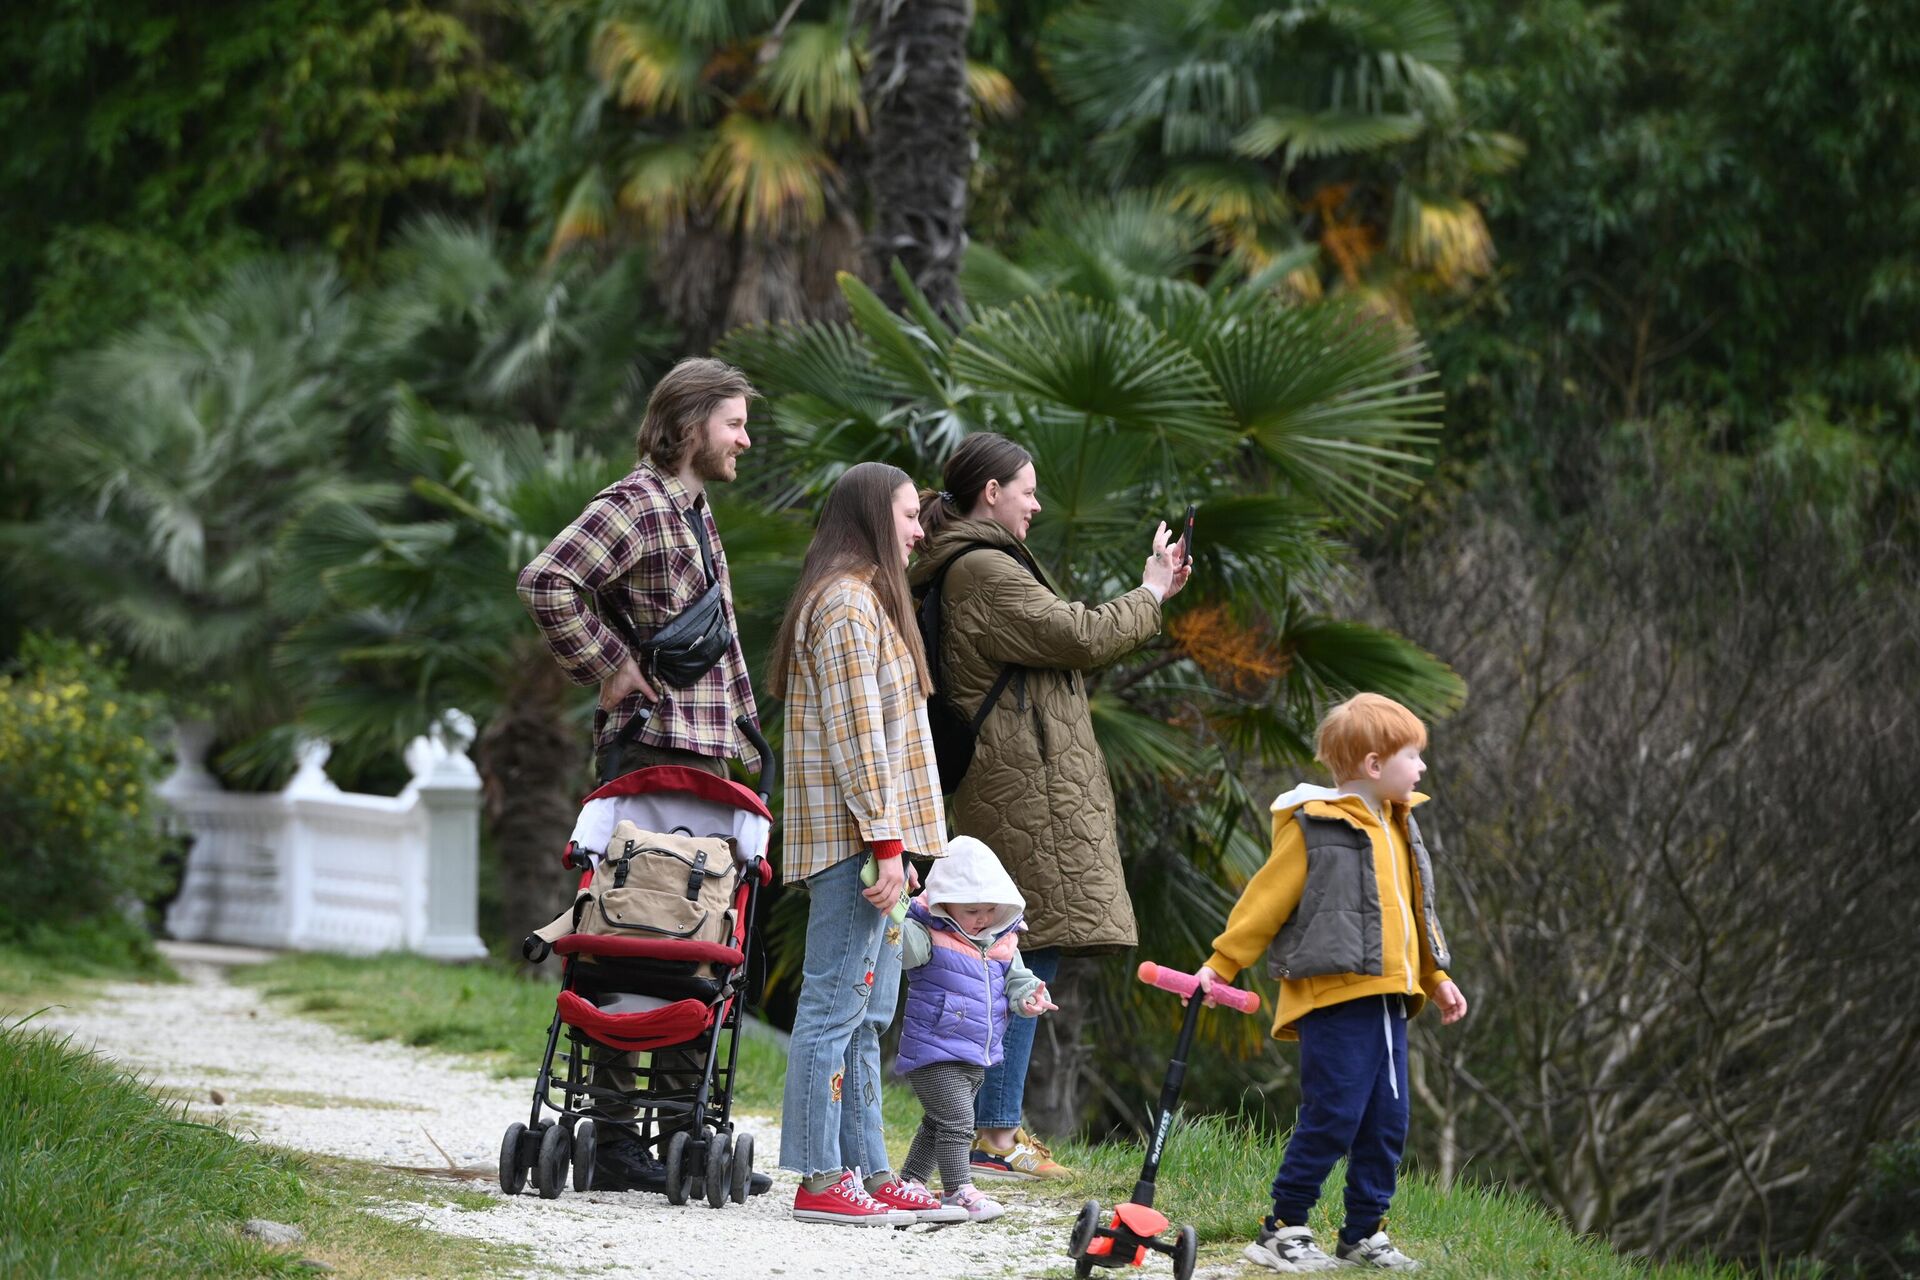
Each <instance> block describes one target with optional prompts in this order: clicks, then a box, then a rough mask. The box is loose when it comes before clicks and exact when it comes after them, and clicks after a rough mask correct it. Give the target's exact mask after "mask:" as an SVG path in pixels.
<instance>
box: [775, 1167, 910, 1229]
mask: <svg viewBox="0 0 1920 1280" xmlns="http://www.w3.org/2000/svg"><path fill="white" fill-rule="evenodd" d="M793 1216H794V1218H795V1220H797V1221H800V1222H831V1223H835V1224H837V1225H839V1226H843V1227H910V1226H912V1225H913V1224H914V1222H915V1221H916V1219H915V1218H914V1216H913V1214H911V1213H909V1212H908V1211H906V1210H904V1209H895V1208H892V1207H891V1206H889V1205H884V1204H881V1203H880V1202H879V1201H878V1200H875V1199H874V1198H873V1197H872V1196H870V1195H868V1194H867V1189H866V1188H865V1187H863V1186H861V1185H860V1179H858V1178H856V1177H854V1176H853V1171H852V1170H848V1171H847V1172H846V1173H843V1174H841V1175H840V1181H838V1182H836V1183H834V1184H833V1185H832V1186H830V1187H828V1188H827V1189H826V1190H825V1191H809V1190H807V1186H806V1184H805V1183H804V1182H803V1183H801V1184H800V1186H799V1187H798V1188H796V1189H795V1190H794V1193H793Z"/></svg>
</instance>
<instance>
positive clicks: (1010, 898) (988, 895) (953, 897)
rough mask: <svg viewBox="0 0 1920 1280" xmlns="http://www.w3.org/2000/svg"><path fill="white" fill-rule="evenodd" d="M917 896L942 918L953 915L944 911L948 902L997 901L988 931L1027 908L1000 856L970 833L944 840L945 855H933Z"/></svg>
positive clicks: (994, 931) (1002, 926) (945, 918)
mask: <svg viewBox="0 0 1920 1280" xmlns="http://www.w3.org/2000/svg"><path fill="white" fill-rule="evenodd" d="M920 897H921V900H922V901H924V902H925V903H926V904H927V910H928V911H930V912H931V913H933V914H934V915H937V916H939V917H941V918H942V919H944V920H952V919H953V917H952V916H950V915H948V914H947V905H946V904H947V903H949V902H960V903H966V902H992V903H996V904H998V905H999V907H1000V910H999V912H998V913H997V914H995V916H994V917H993V926H992V927H991V928H990V929H988V930H987V932H988V933H999V932H1000V931H1001V930H1002V929H1004V928H1006V927H1007V926H1008V925H1010V924H1012V923H1013V922H1014V921H1015V920H1018V919H1019V918H1020V917H1021V916H1022V915H1024V914H1025V913H1026V910H1027V900H1026V899H1025V898H1023V897H1021V896H1020V890H1019V889H1017V888H1015V887H1014V883H1013V877H1012V876H1010V875H1008V874H1007V869H1006V868H1005V867H1003V866H1001V865H1000V859H998V858H996V857H994V856H993V850H991V849H989V848H987V846H986V843H985V842H984V841H981V840H976V839H974V838H973V837H972V836H955V837H954V838H953V839H952V840H951V841H949V842H948V844H947V852H946V856H945V857H941V858H936V859H934V862H933V870H931V871H929V872H927V884H926V887H925V888H924V889H922V890H921V892H920ZM956 924H957V922H956Z"/></svg>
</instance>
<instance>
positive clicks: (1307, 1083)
mask: <svg viewBox="0 0 1920 1280" xmlns="http://www.w3.org/2000/svg"><path fill="white" fill-rule="evenodd" d="M1426 745H1427V729H1426V726H1425V725H1423V724H1421V723H1420V718H1419V717H1418V716H1416V715H1414V714H1413V713H1412V712H1411V711H1409V710H1407V709H1406V708H1405V707H1403V706H1401V705H1400V704H1399V703H1397V702H1395V701H1393V700H1392V699H1391V698H1383V697H1381V696H1380V695H1378V694H1373V693H1362V694H1358V695H1356V696H1354V697H1352V698H1349V699H1348V700H1347V701H1345V702H1343V703H1341V704H1340V705H1339V706H1337V707H1335V708H1334V709H1333V710H1332V711H1330V712H1329V713H1328V714H1327V717H1326V718H1325V719H1324V720H1322V721H1321V722H1320V729H1319V732H1318V733H1317V734H1315V736H1314V755H1315V756H1316V757H1317V758H1318V759H1319V761H1320V763H1322V764H1324V765H1325V766H1326V767H1327V769H1328V770H1329V771H1330V772H1331V773H1332V774H1333V776H1334V779H1335V785H1334V786H1333V787H1331V788H1328V787H1317V786H1311V785H1305V784H1303V785H1301V786H1298V787H1295V788H1294V789H1293V790H1292V791H1289V792H1287V793H1286V794H1285V795H1282V796H1281V797H1280V798H1279V799H1277V800H1275V801H1274V802H1273V852H1272V854H1270V855H1269V856H1268V858H1267V864H1266V865H1265V866H1264V867H1262V868H1261V869H1260V870H1259V872H1258V873H1257V874H1255V875H1254V877H1253V879H1251V880H1249V881H1248V882H1247V887H1246V889H1245V891H1244V892H1242V893H1241V895H1240V901H1239V902H1237V903H1235V904H1234V907H1233V911H1232V913H1231V914H1230V915H1229V916H1228V917H1227V927H1226V929H1225V930H1224V931H1222V932H1221V934H1220V936H1219V937H1217V938H1215V939H1214V940H1213V955H1212V957H1211V958H1209V959H1208V961H1207V963H1206V966H1205V967H1204V968H1202V969H1201V970H1200V974H1199V977H1200V984H1201V986H1202V988H1204V989H1209V990H1210V989H1211V987H1212V985H1213V983H1214V982H1215V981H1216V980H1218V981H1227V982H1231V981H1232V980H1233V977H1234V975H1235V974H1237V973H1239V972H1240V971H1241V970H1242V969H1244V968H1246V967H1247V966H1248V965H1250V964H1252V963H1253V962H1254V961H1255V960H1257V959H1258V958H1259V956H1260V954H1261V952H1263V951H1264V952H1266V953H1267V972H1268V974H1269V975H1270V976H1272V977H1276V978H1279V979H1280V980H1281V982H1280V1007H1279V1011H1278V1012H1277V1014H1276V1015H1275V1017H1274V1022H1273V1035H1274V1038H1275V1039H1276V1040H1293V1039H1298V1040H1299V1041H1300V1114H1299V1119H1298V1120H1297V1122H1296V1123H1295V1125H1294V1130H1293V1137H1292V1138H1291V1139H1290V1140H1289V1141H1288V1143H1287V1153H1286V1158H1285V1159H1283V1160H1282V1161H1281V1163H1280V1172H1279V1173H1278V1174H1276V1175H1275V1176H1274V1179H1273V1213H1272V1214H1271V1215H1270V1216H1269V1217H1268V1218H1267V1219H1266V1221H1265V1222H1263V1223H1262V1224H1261V1227H1260V1231H1259V1233H1258V1235H1257V1236H1256V1237H1255V1238H1254V1242H1253V1243H1252V1244H1250V1245H1248V1246H1247V1247H1246V1250H1245V1255H1246V1257H1247V1258H1248V1259H1249V1260H1250V1261H1253V1262H1257V1263H1259V1264H1261V1265H1262V1266H1265V1267H1270V1268H1272V1269H1273V1270H1275V1271H1289V1272H1291V1271H1324V1270H1327V1269H1330V1268H1332V1267H1336V1266H1339V1265H1340V1264H1341V1263H1342V1262H1345V1263H1347V1264H1349V1265H1358V1266H1367V1267H1376V1268H1379V1269H1382V1270H1387V1271H1411V1270H1413V1269H1415V1268H1417V1267H1418V1266H1419V1265H1420V1264H1419V1263H1417V1262H1415V1261H1414V1260H1413V1259H1412V1258H1409V1257H1407V1255H1405V1254H1404V1253H1401V1252H1400V1251H1399V1250H1398V1249H1396V1248H1394V1247H1393V1244H1392V1242H1390V1241H1389V1240H1388V1239H1387V1234H1386V1232H1385V1230H1383V1228H1382V1220H1383V1219H1384V1218H1385V1217H1386V1212H1387V1205H1388V1203H1389V1202H1390V1201H1391V1200H1392V1199H1393V1185H1394V1179H1395V1176H1396V1175H1397V1173H1398V1171H1399V1168H1400V1153H1401V1149H1402V1147H1403V1146H1404V1145H1405V1142H1406V1136H1407V1020H1408V1019H1409V1018H1411V1017H1413V1016H1414V1015H1415V1014H1417V1013H1419V1012H1420V1010H1421V1009H1422V1008H1423V1007H1424V1006H1425V1005H1426V1002H1427V1000H1428V998H1429V997H1431V998H1432V1000H1433V1002H1434V1003H1435V1004H1437V1005H1439V1007H1440V1020H1441V1022H1443V1023H1450V1022H1457V1021H1459V1020H1460V1019H1461V1018H1463V1017H1465V1016H1466V1012H1467V998H1466V997H1465V996H1463V995H1461V994H1460V988H1459V987H1456V986H1455V985H1454V984H1453V979H1451V978H1449V977H1448V976H1447V974H1446V970H1445V966H1446V964H1447V963H1448V957H1447V944H1446V935H1445V934H1444V933H1442V932H1441V929H1440V920H1439V917H1438V916H1437V915H1436V914H1435V911H1434V903H1433V864H1432V862H1431V861H1430V860H1429V859H1428V857H1427V849H1426V845H1425V844H1423V843H1422V842H1421V839H1420V827H1419V824H1417V823H1416V822H1415V821H1414V820H1413V812H1412V811H1413V809H1414V807H1415V806H1416V805H1419V804H1421V803H1422V802H1424V801H1425V800H1426V797H1425V796H1424V795H1421V794H1420V793H1419V792H1417V791H1415V790H1414V789H1413V788H1414V784H1415V783H1417V782H1419V781H1420V775H1421V774H1423V773H1425V772H1426V769H1427V766H1426V763H1425V762H1424V761H1422V760H1421V759H1420V752H1421V750H1422V749H1423V748H1425V747H1426ZM1209 998H1211V997H1209ZM1342 1156H1345V1157H1347V1195H1346V1199H1347V1216H1346V1225H1344V1226H1343V1227H1341V1228H1340V1239H1339V1243H1338V1244H1337V1245H1336V1247H1335V1250H1334V1253H1335V1255H1336V1257H1329V1256H1328V1255H1327V1254H1325V1253H1324V1252H1322V1251H1321V1249H1320V1247H1319V1246H1318V1245H1317V1244H1315V1243H1314V1239H1313V1232H1312V1230H1311V1229H1310V1228H1309V1227H1308V1226H1307V1213H1308V1211H1309V1210H1311V1209H1312V1208H1313V1206H1314V1204H1315V1202H1317V1201H1318V1200H1319V1199H1320V1186H1321V1184H1322V1183H1323V1182H1325V1181H1326V1177H1327V1174H1328V1173H1329V1172H1330V1171H1331V1170H1332V1168H1333V1166H1334V1163H1335V1162H1336V1161H1338V1160H1339V1159H1340V1157H1342Z"/></svg>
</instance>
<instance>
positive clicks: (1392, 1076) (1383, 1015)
mask: <svg viewBox="0 0 1920 1280" xmlns="http://www.w3.org/2000/svg"><path fill="white" fill-rule="evenodd" d="M1392 999H1393V997H1392V996H1381V997H1380V1029H1381V1030H1382V1031H1384V1032H1386V1033H1387V1084H1388V1085H1390V1086H1391V1087H1392V1089H1393V1096H1394V1097H1395V1098H1398V1097H1399V1096H1400V1073H1399V1072H1398V1071H1395V1070H1394V1069H1393V1016H1392V1015H1391V1014H1390V1013H1388V1012H1387V1010H1388V1001H1390V1000H1392Z"/></svg>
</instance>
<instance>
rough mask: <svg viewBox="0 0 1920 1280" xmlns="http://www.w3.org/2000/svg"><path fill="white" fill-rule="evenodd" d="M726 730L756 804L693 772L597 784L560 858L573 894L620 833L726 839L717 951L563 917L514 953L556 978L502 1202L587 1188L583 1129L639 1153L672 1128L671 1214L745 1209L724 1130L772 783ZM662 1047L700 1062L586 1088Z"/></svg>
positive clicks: (504, 1149) (651, 1068) (767, 758)
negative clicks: (627, 1135) (747, 765)
mask: <svg viewBox="0 0 1920 1280" xmlns="http://www.w3.org/2000/svg"><path fill="white" fill-rule="evenodd" d="M736 723H737V724H738V726H739V728H740V730H741V732H742V733H744V734H745V735H746V737H747V739H748V740H749V741H750V742H751V743H752V744H753V746H754V747H755V749H756V750H758V751H759V753H760V761H761V771H760V778H759V780H758V782H757V783H756V787H757V792H758V794H756V793H755V791H752V790H749V789H747V788H746V787H744V786H742V785H740V784H739V783H737V782H732V781H728V780H725V779H721V778H717V777H714V776H713V775H711V774H708V773H703V772H701V771H700V770H698V769H687V768H678V767H662V766H655V767H650V768H644V769H636V770H634V771H633V772H631V773H627V774H623V775H621V776H620V777H617V778H614V779H612V780H610V781H607V780H603V781H602V783H601V785H600V786H599V787H598V788H597V789H596V790H595V791H593V793H592V794H590V795H589V796H588V797H587V798H586V801H585V803H584V805H583V806H582V809H581V813H580V819H579V821H578V822H577V823H576V824H575V826H574V830H573V836H572V838H571V839H570V840H569V841H568V843H567V847H566V851H565V853H564V854H563V855H562V861H563V863H564V864H565V865H566V867H567V868H568V869H569V870H580V871H583V872H585V873H586V874H585V875H583V876H582V878H581V886H582V889H583V890H584V889H586V887H587V886H588V884H589V882H590V881H591V880H592V878H593V873H594V868H595V866H596V865H597V864H598V863H599V861H600V860H601V859H602V858H603V857H607V856H610V855H614V854H615V851H613V850H610V849H609V847H608V846H609V841H610V840H611V839H612V838H613V832H614V829H615V828H616V826H619V825H620V824H621V823H623V822H629V823H632V824H633V826H634V827H637V828H638V829H639V830H640V831H641V832H643V833H669V834H671V833H678V834H680V835H683V836H690V837H705V836H718V837H722V838H724V839H726V840H727V841H728V842H729V844H730V846H731V851H732V855H733V860H734V863H735V866H734V868H733V870H734V875H735V883H736V887H735V888H734V889H733V893H732V907H731V911H730V913H729V914H730V920H729V923H728V926H727V931H726V935H725V936H724V938H722V939H721V940H720V941H717V942H716V941H696V940H690V939H689V940H683V939H681V938H677V937H672V936H664V931H662V932H654V931H649V930H646V929H644V928H642V929H641V930H639V931H637V932H636V933H635V934H633V935H629V936H609V935H606V934H603V933H583V932H577V931H576V932H570V933H569V932H565V931H564V930H565V929H566V928H567V927H568V926H567V924H566V917H563V918H562V920H560V921H556V922H555V925H554V926H549V927H548V928H547V929H543V930H541V931H540V932H539V933H536V934H532V935H529V936H528V938H527V939H526V941H525V942H524V943H523V944H522V951H523V953H524V954H525V955H526V956H527V958H528V959H529V960H532V961H534V962H536V963H537V962H539V961H541V960H544V959H546V957H547V955H548V953H549V951H551V952H553V953H557V954H559V955H560V956H561V957H562V971H561V973H562V976H561V984H560V993H559V995H558V997H557V998H556V1000H555V1008H554V1015H553V1021H552V1023H551V1024H550V1025H549V1027H548V1029H547V1045H546V1051H545V1053H544V1054H543V1055H542V1057H541V1061H540V1069H539V1073H538V1074H537V1075H536V1076H535V1077H534V1086H533V1110H532V1113H531V1115H530V1116H529V1117H528V1120H527V1123H526V1124H520V1123H518V1122H516V1123H514V1124H511V1125H508V1126H507V1131H506V1135H505V1136H504V1137H503V1138H502V1139H501V1142H500V1189H501V1190H502V1191H504V1192H506V1193H507V1194H508V1195H517V1194H518V1193H519V1192H520V1190H521V1189H522V1187H524V1186H525V1185H526V1183H527V1181H528V1179H529V1177H531V1180H532V1182H533V1185H534V1187H535V1189H536V1190H537V1191H539V1193H540V1196H541V1198H542V1199H548V1200H551V1199H553V1198H554V1197H556V1196H558V1195H559V1194H560V1192H561V1190H562V1188H563V1186H564V1184H565V1183H566V1182H567V1181H568V1180H569V1176H571V1180H572V1182H573V1189H574V1190H575V1191H586V1190H588V1189H589V1188H590V1187H591V1186H592V1185H593V1176H594V1160H595V1154H596V1151H595V1148H596V1145H597V1140H596V1133H595V1126H596V1124H598V1125H603V1126H604V1125H610V1124H611V1125H615V1126H618V1127H619V1128H622V1129H628V1130H631V1131H632V1132H633V1133H634V1135H635V1137H636V1138H637V1140H638V1141H639V1143H640V1144H641V1147H642V1148H643V1149H652V1148H653V1147H654V1146H655V1145H656V1136H655V1130H656V1129H657V1128H662V1127H665V1128H671V1129H673V1132H672V1133H671V1135H670V1136H669V1137H668V1138H667V1139H666V1141H665V1143H664V1149H663V1150H661V1152H660V1156H661V1160H662V1163H663V1164H664V1166H665V1170H664V1172H665V1185H664V1188H663V1189H664V1191H665V1193H666V1196H667V1199H668V1200H669V1201H670V1202H671V1203H673V1204H676V1205H679V1204H685V1203H686V1202H687V1199H688V1197H689V1195H704V1196H705V1197H706V1200H707V1202H708V1203H709V1204H711V1205H712V1206H713V1207H714V1208H716V1209H718V1208H720V1207H721V1206H722V1205H724V1204H726V1203H727V1202H728V1200H732V1201H733V1202H734V1203H736V1204H743V1203H745V1202H746V1199H747V1194H748V1189H749V1186H750V1183H751V1181H752V1178H753V1135H752V1134H745V1133H743V1134H738V1135H736V1134H735V1133H734V1131H733V1120H732V1109H733V1093H734V1068H735V1063H736V1060H737V1058H738V1054H739V1036H740V1019H741V1015H742V1012H743V1006H744V1005H745V1003H746V999H747V962H748V956H749V953H750V951H751V947H752V938H753V921H754V915H755V908H756V906H757V905H758V901H759V896H760V893H761V891H762V890H763V889H764V888H765V886H766V885H767V884H768V883H769V882H770V881H771V880H772V878H773V873H772V868H771V867H770V866H769V864H768V863H767V860H766V852H767V837H768V835H769V833H770V832H771V830H772V826H773V818H772V814H771V813H770V812H769V811H768V809H767V797H768V796H769V795H770V794H771V791H772V788H773V786H774V779H775V777H776V776H777V772H776V766H775V764H774V762H773V753H772V751H771V750H770V749H769V748H768V746H767V743H766V739H765V738H763V737H762V736H761V735H760V732H759V730H758V728H757V727H755V726H754V724H753V722H752V721H750V720H748V719H747V718H746V717H744V716H743V717H741V718H740V720H738V721H737V722H736ZM688 892H689V895H691V893H692V889H691V887H689V890H688ZM588 902H589V898H588V895H587V894H585V893H584V892H583V894H582V895H581V897H580V898H579V899H578V900H577V901H576V903H575V906H574V908H573V911H572V914H571V921H572V927H573V928H574V929H576V930H578V928H579V927H580V924H581V920H582V911H583V908H586V906H587V904H588ZM556 934H558V936H555V935H556ZM723 1039H724V1041H725V1044H724V1047H723V1045H722V1040H723ZM664 1050H671V1051H673V1052H674V1058H675V1060H676V1061H677V1062H679V1063H682V1064H693V1063H703V1064H704V1065H703V1066H699V1067H692V1068H691V1069H688V1070H685V1071H684V1074H680V1073H677V1072H670V1071H668V1070H665V1069H656V1065H657V1064H658V1063H659V1058H658V1057H657V1056H656V1057H654V1058H652V1059H651V1064H655V1065H644V1066H634V1067H632V1068H631V1070H632V1071H633V1076H634V1088H633V1089H631V1090H622V1089H617V1088H611V1087H608V1086H607V1085H606V1084H604V1083H596V1082H595V1081H594V1079H593V1076H594V1073H595V1069H596V1068H600V1069H605V1068H615V1069H619V1070H625V1069H627V1063H628V1062H629V1055H630V1054H632V1053H635V1052H645V1053H649V1054H656V1055H657V1054H658V1053H660V1052H661V1051H664ZM597 1104H599V1105H597ZM605 1104H612V1105H614V1106H615V1107H616V1108H618V1109H622V1110H624V1109H625V1107H627V1106H631V1107H632V1109H633V1112H634V1115H633V1118H632V1119H631V1120H623V1119H609V1118H608V1117H607V1116H606V1115H604V1114H596V1112H601V1111H604V1109H605ZM763 1181H764V1180H763Z"/></svg>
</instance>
